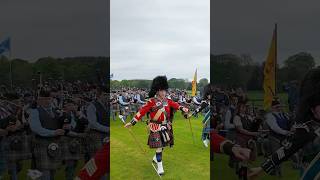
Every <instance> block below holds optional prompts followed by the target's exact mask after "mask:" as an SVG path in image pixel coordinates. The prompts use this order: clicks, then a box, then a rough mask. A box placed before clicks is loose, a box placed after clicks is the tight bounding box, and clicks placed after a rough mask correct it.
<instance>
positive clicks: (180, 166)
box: [110, 113, 210, 180]
mask: <svg viewBox="0 0 320 180" xmlns="http://www.w3.org/2000/svg"><path fill="white" fill-rule="evenodd" d="M201 120H202V117H199V118H191V124H192V128H193V133H194V136H195V144H193V140H192V135H191V132H190V127H189V123H188V121H187V120H185V119H184V118H183V117H182V115H181V114H180V113H176V114H175V118H174V123H173V130H174V137H175V145H174V146H173V148H165V150H164V152H163V165H164V170H165V175H164V176H163V178H162V179H172V180H173V179H174V180H180V179H181V180H182V179H183V180H184V179H199V180H206V179H210V172H209V171H210V158H209V157H210V154H209V153H210V152H209V148H205V147H204V146H203V144H202V141H201V130H202V123H201ZM110 124H111V139H110V142H111V179H112V180H114V179H130V180H131V179H139V180H143V179H146V180H152V179H159V176H158V175H157V174H156V172H155V171H154V169H153V167H152V166H151V160H152V157H153V156H154V154H155V150H153V149H150V148H149V147H148V146H147V145H146V143H147V137H148V134H147V129H146V127H147V126H146V124H145V123H143V122H139V123H137V124H136V125H135V126H134V127H132V132H133V133H134V135H135V136H136V138H137V139H138V141H139V143H140V144H141V145H142V147H143V149H144V150H145V151H146V152H147V153H146V154H143V153H142V152H141V150H140V148H139V146H138V145H137V144H136V142H135V141H134V139H133V137H132V136H131V135H130V133H129V130H128V129H126V128H124V127H123V124H122V123H121V122H120V120H119V119H117V120H116V121H111V123H110Z"/></svg>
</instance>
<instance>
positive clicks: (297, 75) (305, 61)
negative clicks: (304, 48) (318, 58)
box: [283, 52, 316, 81]
mask: <svg viewBox="0 0 320 180" xmlns="http://www.w3.org/2000/svg"><path fill="white" fill-rule="evenodd" d="M315 64H316V63H315V60H314V58H313V57H312V55H311V54H309V53H306V52H300V53H298V54H295V55H293V56H290V57H289V58H288V59H286V60H285V61H284V67H283V70H284V71H286V77H284V78H285V80H286V81H292V80H301V79H302V78H303V77H304V75H305V74H306V72H308V71H309V70H310V69H312V68H314V67H315Z"/></svg>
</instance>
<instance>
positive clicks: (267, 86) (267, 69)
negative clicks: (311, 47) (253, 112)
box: [263, 25, 277, 110]
mask: <svg viewBox="0 0 320 180" xmlns="http://www.w3.org/2000/svg"><path fill="white" fill-rule="evenodd" d="M276 65H277V25H276V26H275V29H274V31H273V36H272V41H271V46H270V48H269V54H268V57H267V60H266V61H265V64H264V72H263V73H264V80H263V90H264V98H263V107H264V109H265V110H267V109H269V108H270V107H271V103H272V99H273V97H274V96H276Z"/></svg>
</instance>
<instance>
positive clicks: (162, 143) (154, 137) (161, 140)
mask: <svg viewBox="0 0 320 180" xmlns="http://www.w3.org/2000/svg"><path fill="white" fill-rule="evenodd" d="M162 126H166V127H167V129H166V130H162V131H157V132H152V131H150V134H149V137H148V143H147V144H148V145H149V147H150V148H162V147H166V146H170V147H171V146H173V144H174V139H173V138H174V137H173V130H172V127H171V126H170V125H168V124H165V125H162ZM169 127H170V128H169ZM166 136H168V137H169V139H170V140H168V141H167V140H165V137H166Z"/></svg>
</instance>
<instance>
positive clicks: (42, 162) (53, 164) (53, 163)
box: [33, 136, 63, 170]
mask: <svg viewBox="0 0 320 180" xmlns="http://www.w3.org/2000/svg"><path fill="white" fill-rule="evenodd" d="M51 143H56V144H58V145H59V148H58V150H57V151H58V153H57V155H56V156H55V157H51V156H50V155H49V154H48V146H49V144H51ZM33 147H34V148H33V153H34V158H35V163H36V168H37V169H38V170H56V169H58V168H59V167H60V166H61V165H62V147H63V143H62V140H61V137H48V138H45V137H38V136H35V137H34V139H33Z"/></svg>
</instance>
